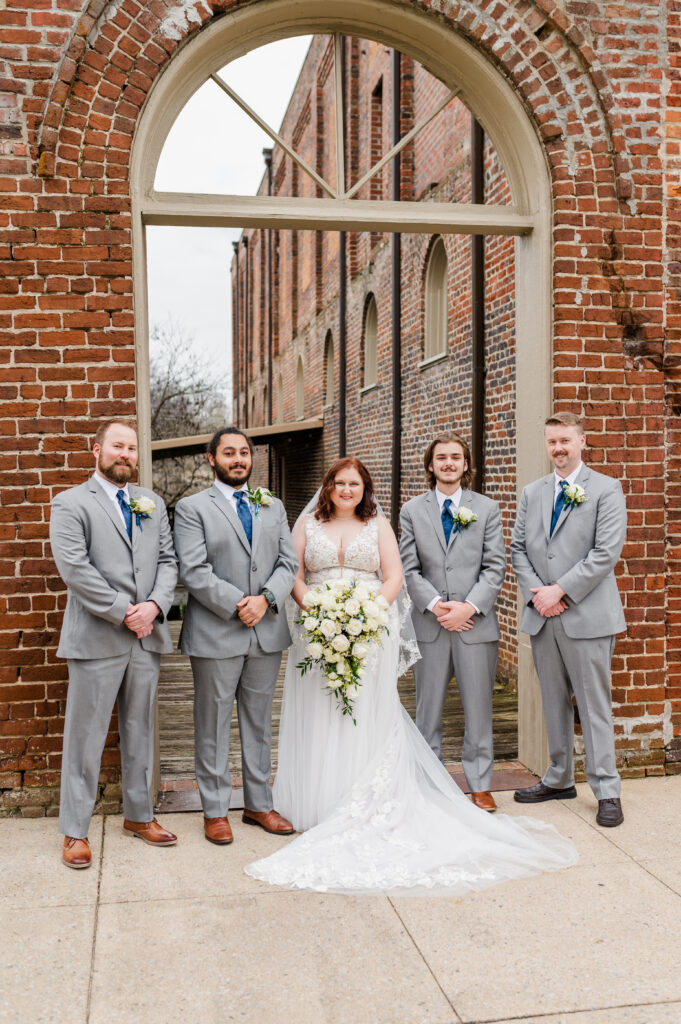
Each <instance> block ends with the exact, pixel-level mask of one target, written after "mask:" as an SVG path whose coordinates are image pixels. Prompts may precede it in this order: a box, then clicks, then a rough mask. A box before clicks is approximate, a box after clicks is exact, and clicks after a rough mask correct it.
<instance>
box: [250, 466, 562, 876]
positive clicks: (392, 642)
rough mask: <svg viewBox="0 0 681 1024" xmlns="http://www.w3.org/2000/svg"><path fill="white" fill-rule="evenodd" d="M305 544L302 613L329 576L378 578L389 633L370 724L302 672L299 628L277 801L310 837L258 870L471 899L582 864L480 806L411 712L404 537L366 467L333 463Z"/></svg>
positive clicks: (374, 675)
mask: <svg viewBox="0 0 681 1024" xmlns="http://www.w3.org/2000/svg"><path fill="white" fill-rule="evenodd" d="M293 540H294V544H295V546H296V551H297V553H298V557H299V560H300V569H299V572H298V577H297V579H296V583H295V585H294V588H293V593H292V596H293V598H294V600H295V601H296V603H297V604H298V605H300V606H302V603H303V598H304V596H305V594H306V592H307V591H308V590H309V589H310V587H313V586H316V585H318V584H320V583H324V582H325V581H327V580H331V579H334V578H337V577H348V578H353V579H360V580H364V581H366V582H367V584H368V585H369V586H370V588H371V589H372V590H373V591H374V592H375V593H377V594H379V593H380V594H382V595H383V596H384V597H385V598H386V600H387V602H388V603H389V605H390V609H389V613H388V615H389V622H388V627H389V630H388V633H387V634H386V633H384V634H383V637H382V645H380V646H379V644H374V645H373V646H372V651H371V653H370V654H369V656H368V658H367V661H366V665H365V668H366V671H365V675H364V677H363V680H362V685H361V687H360V688H359V692H358V694H357V697H356V699H355V701H354V711H353V716H354V721H355V722H356V724H354V722H353V718H352V717H350V716H348V715H343V714H341V712H340V710H339V708H338V707H337V705H336V700H335V698H334V696H333V694H332V693H331V692H330V691H329V690H328V689H327V688H326V678H325V676H324V673H323V671H322V670H321V669H320V668H318V667H316V666H315V667H314V668H313V669H311V670H310V671H308V672H306V673H305V674H303V673H301V671H300V670H299V669H298V668H297V664H298V663H299V662H300V661H301V660H302V659H303V658H304V657H305V655H306V647H307V645H306V641H305V638H304V637H303V636H302V635H301V634H300V631H298V636H299V639H298V640H297V641H296V640H294V644H293V646H292V647H291V648H290V650H289V656H288V664H287V668H286V678H285V683H284V697H283V706H282V716H281V725H280V730H279V768H278V772H277V776H276V779H275V782H274V801H275V806H276V807H277V808H278V810H279V811H280V813H282V814H283V815H285V817H287V818H289V819H290V820H291V821H292V822H293V824H294V826H295V828H296V829H297V830H298V831H303V832H304V834H303V835H301V836H299V837H297V838H296V839H294V840H293V841H292V842H291V843H289V844H287V845H286V846H284V847H282V848H281V849H280V850H278V851H277V852H276V853H274V854H272V855H271V856H269V857H266V858H264V859H262V860H259V861H255V862H254V863H252V864H249V865H248V866H247V867H246V869H245V870H246V872H247V874H249V875H251V876H252V877H253V878H258V879H261V880H263V881H266V882H269V883H271V884H273V885H280V886H285V887H287V888H292V889H312V890H316V891H318V892H361V891H367V890H395V893H397V894H399V893H414V894H418V893H419V892H421V893H422V892H424V891H437V892H443V893H446V894H455V895H459V894H461V893H463V892H466V891H468V890H471V889H482V888H484V887H486V886H489V885H494V884H495V883H497V882H501V881H504V880H506V879H511V878H522V877H524V876H527V875H531V874H536V873H537V872H539V871H554V870H557V869H559V868H564V867H569V866H570V865H572V864H575V863H576V861H577V852H576V850H575V847H574V845H573V844H572V843H571V842H570V840H568V839H565V838H564V837H562V836H561V835H559V833H558V832H557V831H556V830H555V829H554V828H553V827H552V826H550V825H546V824H544V823H543V822H541V821H537V820H535V819H532V818H520V817H517V818H511V817H508V816H506V815H496V816H495V817H492V816H490V815H489V814H487V813H486V812H485V811H481V810H478V808H476V807H474V806H473V804H471V803H470V802H469V800H468V799H467V798H466V797H465V796H464V794H463V793H462V792H461V790H460V789H459V787H458V786H457V784H456V783H455V782H454V781H453V779H452V778H451V776H450V775H449V773H448V772H447V770H446V769H445V768H444V766H443V765H442V764H441V763H440V761H439V760H438V759H437V757H436V756H435V754H434V753H433V752H432V750H431V749H430V747H429V746H428V744H427V743H426V741H425V740H424V739H423V737H422V736H421V734H420V733H419V732H418V730H417V728H416V726H415V725H414V723H413V722H412V720H411V718H410V717H409V715H408V714H407V712H406V711H405V710H404V708H403V707H402V705H401V703H400V700H399V697H398V693H397V679H398V674H401V672H403V671H404V662H402V664H401V663H400V650H401V647H402V648H403V647H404V643H401V640H400V633H401V632H402V633H404V632H405V630H404V622H403V621H401V619H402V620H403V619H404V617H405V616H406V615H407V614H408V607H407V605H408V598H407V597H406V593H405V591H404V590H403V587H402V567H401V563H400V556H399V550H398V546H397V541H396V539H395V535H394V533H393V532H392V529H391V527H390V524H389V523H388V521H387V520H386V519H385V518H384V517H383V516H382V515H380V514H379V513H378V511H377V506H376V501H375V498H374V493H373V485H372V481H371V477H370V475H369V472H368V470H367V469H366V467H365V466H364V465H363V464H362V463H361V462H360V461H359V459H355V458H344V459H341V460H339V461H338V462H336V463H335V465H333V466H331V468H330V469H329V470H328V472H327V473H326V475H325V477H324V480H323V483H322V487H321V490H320V492H319V495H318V498H317V502H316V507H313V510H312V513H311V514H303V516H301V518H300V519H299V520H298V523H297V524H296V527H295V529H294V533H293ZM400 605H403V607H402V610H401V612H400ZM408 643H409V642H407V645H408ZM415 656H416V657H417V656H418V655H417V654H416V655H415ZM412 660H414V656H412ZM305 830H306V831H305Z"/></svg>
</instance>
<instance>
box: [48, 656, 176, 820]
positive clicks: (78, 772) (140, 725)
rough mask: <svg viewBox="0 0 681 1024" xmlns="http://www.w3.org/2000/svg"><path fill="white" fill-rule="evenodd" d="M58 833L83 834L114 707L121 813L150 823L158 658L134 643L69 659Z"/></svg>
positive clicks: (95, 795) (92, 808)
mask: <svg viewBox="0 0 681 1024" xmlns="http://www.w3.org/2000/svg"><path fill="white" fill-rule="evenodd" d="M68 665H69V689H68V694H67V698H66V721H65V723H64V751H63V754H62V764H61V793H60V801H59V830H60V831H61V832H63V833H64V835H67V836H74V837H75V838H76V839H83V838H85V836H87V833H88V827H89V825H90V818H91V817H92V812H93V810H94V806H95V800H96V798H97V784H98V781H99V771H100V765H101V760H102V752H103V750H104V744H105V742H106V736H107V733H108V731H109V725H110V723H111V714H112V712H113V709H114V704H118V730H119V735H120V741H121V775H122V783H123V813H124V814H125V817H126V818H128V820H129V821H151V819H152V818H153V816H154V806H153V801H152V796H151V778H152V773H153V769H154V711H155V700H156V688H157V686H158V674H159V669H160V666H161V655H160V654H157V653H156V652H155V651H145V650H144V648H143V647H142V645H141V643H140V641H139V640H138V639H135V640H134V641H133V644H132V647H131V649H130V651H129V652H128V653H127V654H119V655H116V656H114V657H112V658H97V659H93V660H88V659H77V658H73V659H69V662H68Z"/></svg>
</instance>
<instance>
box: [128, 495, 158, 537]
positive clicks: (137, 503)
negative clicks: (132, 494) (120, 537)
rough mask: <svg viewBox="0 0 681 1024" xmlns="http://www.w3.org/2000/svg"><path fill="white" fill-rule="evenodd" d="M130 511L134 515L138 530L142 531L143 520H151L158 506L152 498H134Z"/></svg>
mask: <svg viewBox="0 0 681 1024" xmlns="http://www.w3.org/2000/svg"><path fill="white" fill-rule="evenodd" d="M130 511H131V512H133V513H134V515H135V519H136V520H137V527H138V529H139V530H140V532H141V530H142V520H143V519H151V514H152V512H155V511H156V504H155V503H154V502H153V501H152V500H151V498H133V499H132V501H131V502H130Z"/></svg>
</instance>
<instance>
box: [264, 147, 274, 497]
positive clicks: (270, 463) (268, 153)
mask: <svg viewBox="0 0 681 1024" xmlns="http://www.w3.org/2000/svg"><path fill="white" fill-rule="evenodd" d="M262 155H263V156H264V158H265V167H266V168H267V195H268V196H271V195H272V150H271V149H268V148H266V149H263V151H262ZM272 317H273V312H272V228H268V229H267V409H266V410H265V414H266V416H267V423H268V424H271V423H272V409H273V401H272V381H273V367H272V361H273V359H274V351H273V343H272V337H273V319H272ZM273 477H274V452H273V451H272V445H271V444H269V445H268V446H267V486H268V487H269V488H270V489H271V488H272V485H273Z"/></svg>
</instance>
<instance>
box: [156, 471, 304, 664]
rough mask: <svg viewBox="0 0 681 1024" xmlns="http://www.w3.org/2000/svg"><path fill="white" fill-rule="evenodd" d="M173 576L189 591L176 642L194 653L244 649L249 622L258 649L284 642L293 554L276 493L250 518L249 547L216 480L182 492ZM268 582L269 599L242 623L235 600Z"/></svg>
mask: <svg viewBox="0 0 681 1024" xmlns="http://www.w3.org/2000/svg"><path fill="white" fill-rule="evenodd" d="M175 547H176V548H177V555H178V558H179V560H180V578H181V579H182V582H183V583H184V585H185V586H186V588H187V590H188V591H189V601H188V604H187V610H186V612H185V616H184V622H183V624H182V633H181V635H180V647H181V649H182V652H183V653H184V654H190V655H193V656H194V657H197V658H233V657H236V656H237V655H239V654H246V652H247V651H248V646H249V642H250V632H251V628H253V629H255V633H256V636H257V638H258V642H259V643H260V646H261V647H262V649H263V650H264V651H268V652H272V651H283V650H284V649H285V648H286V647H288V646H289V645H290V643H291V634H290V632H289V628H288V622H287V619H286V609H285V602H286V598H287V597H288V596H289V594H290V593H291V590H292V588H293V584H294V583H295V579H296V573H297V572H298V559H297V557H296V552H295V548H294V547H293V542H292V540H291V533H290V531H289V528H288V522H287V520H286V512H285V510H284V506H283V505H282V503H281V502H280V501H279V500H278V499H276V498H275V500H274V502H273V503H272V504H271V505H269V506H268V507H267V508H264V507H262V506H261V508H260V509H259V511H258V515H257V516H255V517H254V518H253V549H252V550H251V546H250V545H249V543H248V539H247V537H246V533H245V532H244V528H243V526H242V525H241V522H240V521H239V517H238V516H237V514H236V509H235V508H234V504H233V502H231V501H230V500H229V499H228V498H226V497H225V496H224V495H223V493H222V492H221V491H220V490H219V489H218V488H217V487H209V488H208V489H207V490H205V491H200V492H199V494H193V495H191V497H189V498H182V500H181V501H179V502H178V503H177V508H176V509H175ZM265 588H266V589H267V590H270V591H271V592H272V593H273V594H274V597H275V598H276V607H275V608H270V609H268V611H266V612H265V614H264V615H263V617H262V619H261V620H260V622H259V623H258V625H257V626H253V627H249V626H245V625H244V624H243V622H242V621H241V619H240V618H239V616H238V614H237V610H236V606H237V604H238V602H239V601H240V600H241V598H242V597H244V595H246V594H260V593H261V592H262V591H263V590H264V589H265Z"/></svg>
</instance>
